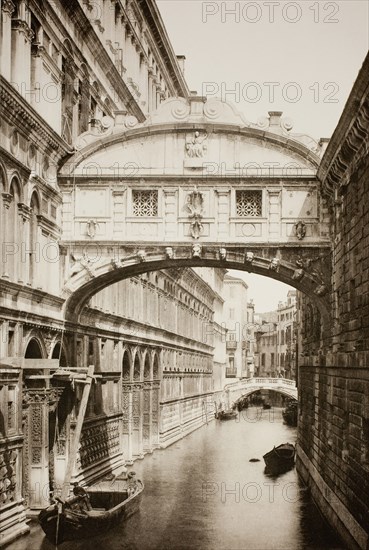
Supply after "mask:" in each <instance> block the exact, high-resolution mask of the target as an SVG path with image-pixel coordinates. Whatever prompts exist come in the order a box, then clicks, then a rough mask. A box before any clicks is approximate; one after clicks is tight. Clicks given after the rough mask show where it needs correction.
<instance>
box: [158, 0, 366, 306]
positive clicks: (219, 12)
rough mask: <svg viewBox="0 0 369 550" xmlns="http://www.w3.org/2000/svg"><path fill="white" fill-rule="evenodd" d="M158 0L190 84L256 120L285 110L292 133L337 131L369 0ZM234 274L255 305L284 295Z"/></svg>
mask: <svg viewBox="0 0 369 550" xmlns="http://www.w3.org/2000/svg"><path fill="white" fill-rule="evenodd" d="M157 4H158V6H159V9H160V12H161V14H162V17H163V20H164V23H165V25H166V28H167V32H168V34H169V37H170V39H171V42H172V44H173V47H174V51H175V53H176V54H177V55H185V56H186V66H185V75H186V79H187V82H188V84H189V87H190V89H191V90H196V91H197V92H198V93H199V95H208V97H215V96H217V97H221V98H222V99H223V100H225V101H231V102H233V103H235V104H236V106H237V108H238V109H239V110H240V111H242V112H243V113H244V114H245V116H246V118H247V119H248V120H249V121H251V122H256V121H257V120H258V118H259V117H260V116H265V115H267V113H268V111H272V110H273V111H283V113H284V116H286V117H289V118H291V119H292V121H293V122H294V126H293V129H292V133H293V132H296V133H307V134H309V135H311V136H312V137H314V138H315V139H319V138H320V137H330V136H331V135H332V133H333V131H334V129H335V127H336V125H337V122H338V120H339V117H340V115H341V113H342V111H343V108H344V105H345V102H346V100H347V97H348V95H349V93H350V90H351V88H352V85H353V83H354V81H355V79H356V76H357V74H358V72H359V69H360V67H361V65H362V63H363V61H364V58H365V56H366V53H367V51H368V47H369V40H368V36H369V33H368V2H367V1H366V0H339V1H335V2H330V1H325V0H319V1H316V0H315V1H314V0H300V1H299V2H292V1H291V2H290V1H283V0H278V1H277V0H276V1H268V0H265V1H264V0H259V1H257V2H255V1H239V2H236V1H226V2H224V1H216V2H210V1H202V0H157ZM206 92H207V93H206ZM233 275H236V276H240V275H241V276H242V275H244V277H243V278H244V279H245V280H246V282H247V283H248V285H249V295H250V297H252V298H254V301H255V304H256V309H257V311H260V312H261V311H270V310H272V309H275V308H276V307H277V305H278V302H279V301H280V300H282V301H284V300H285V298H286V295H287V291H288V287H287V286H286V285H284V284H282V283H277V282H275V281H272V280H271V279H268V278H265V277H261V276H258V275H249V274H242V273H241V272H237V273H236V272H235V273H233Z"/></svg>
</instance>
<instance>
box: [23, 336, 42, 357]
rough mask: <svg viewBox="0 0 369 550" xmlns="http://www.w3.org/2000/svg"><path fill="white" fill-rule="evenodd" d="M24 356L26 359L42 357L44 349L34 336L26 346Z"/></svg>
mask: <svg viewBox="0 0 369 550" xmlns="http://www.w3.org/2000/svg"><path fill="white" fill-rule="evenodd" d="M24 357H25V358H26V359H42V350H41V346H40V344H39V343H38V341H37V340H36V338H32V339H31V340H30V341H29V342H28V346H27V348H26V352H25V354H24Z"/></svg>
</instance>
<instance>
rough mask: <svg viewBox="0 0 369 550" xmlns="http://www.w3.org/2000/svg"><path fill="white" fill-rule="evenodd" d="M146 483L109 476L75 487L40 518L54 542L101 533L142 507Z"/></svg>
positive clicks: (46, 532)
mask: <svg viewBox="0 0 369 550" xmlns="http://www.w3.org/2000/svg"><path fill="white" fill-rule="evenodd" d="M143 489H144V484H143V483H142V481H141V480H138V479H137V480H136V479H135V480H134V483H133V484H132V477H130V475H129V474H128V476H127V477H123V476H118V477H113V479H112V480H110V479H105V480H103V481H101V482H100V483H98V484H97V485H95V486H94V485H92V486H91V487H85V488H83V487H80V486H78V485H77V484H76V485H75V487H74V490H73V493H74V495H73V496H72V497H70V498H68V499H66V500H65V501H62V500H61V499H59V498H56V499H55V500H56V501H57V502H56V503H55V504H53V505H51V506H49V507H48V508H46V509H45V510H42V511H41V512H40V515H39V518H38V519H39V522H40V524H41V527H42V529H43V531H44V533H45V535H46V537H47V539H48V540H49V541H50V542H51V543H52V544H54V545H58V544H61V543H62V542H64V541H67V540H79V539H84V538H90V537H94V536H97V535H100V534H102V533H104V532H106V531H108V530H109V529H111V528H113V527H115V526H116V525H118V524H119V523H121V522H122V521H125V520H126V519H127V518H129V517H130V516H131V515H132V514H134V513H135V512H137V511H138V509H139V506H140V501H141V495H142V492H143Z"/></svg>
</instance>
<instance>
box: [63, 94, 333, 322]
mask: <svg viewBox="0 0 369 550" xmlns="http://www.w3.org/2000/svg"><path fill="white" fill-rule="evenodd" d="M281 115H282V113H279V112H271V113H269V117H267V118H265V119H263V120H259V122H258V123H257V124H253V123H251V122H249V121H248V120H246V119H245V118H244V117H243V115H241V114H239V113H237V112H236V110H235V109H234V108H233V107H232V106H231V105H228V104H226V103H224V102H221V101H220V100H215V99H214V100H210V101H206V99H205V98H202V97H192V98H190V99H189V100H185V99H182V98H172V99H169V100H167V101H165V102H164V103H163V104H162V105H161V106H160V107H159V109H158V111H156V112H155V113H154V114H153V115H152V116H151V118H149V119H148V120H146V121H145V122H144V123H139V122H138V121H137V120H136V119H135V118H134V117H132V116H131V117H129V116H123V115H122V116H121V117H117V119H116V121H115V125H114V126H109V121H106V128H105V130H104V131H103V132H100V133H94V132H86V133H85V134H82V135H81V136H80V139H79V143H77V149H78V150H77V151H76V152H75V154H74V155H73V156H72V157H70V158H69V159H68V160H67V161H66V162H65V164H64V165H63V166H62V167H61V169H60V171H59V174H58V184H59V186H60V189H61V193H62V200H63V216H62V224H63V225H62V235H61V241H60V244H61V249H62V254H64V258H63V261H62V262H61V264H62V265H63V266H64V282H65V286H64V294H63V297H64V298H65V302H64V307H63V317H64V318H65V319H67V320H73V321H77V322H78V319H79V316H80V313H81V312H82V310H83V307H84V305H85V304H87V303H88V300H89V299H90V297H91V296H93V295H94V294H95V293H96V292H98V291H100V290H102V289H103V288H104V287H106V286H108V285H110V284H112V283H114V282H116V281H118V280H120V279H124V278H126V277H131V276H133V275H136V274H139V273H144V272H148V271H155V270H161V269H167V268H181V267H186V266H187V267H196V266H205V267H222V268H227V269H239V270H243V271H249V272H254V273H257V274H260V275H264V276H267V277H271V278H274V279H277V280H280V281H282V282H284V283H286V284H289V285H291V286H293V287H295V288H297V289H299V290H301V291H302V292H304V293H305V294H307V295H308V296H310V298H311V299H312V300H313V301H314V302H315V304H316V305H317V307H318V308H319V310H320V313H321V315H322V317H323V323H324V319H326V325H327V326H330V319H329V313H328V312H329V311H330V297H329V293H330V276H331V272H330V271H331V269H330V266H331V263H330V250H331V242H330V237H329V227H330V216H329V211H328V209H327V204H326V199H325V190H324V189H322V187H321V184H320V182H319V181H318V180H317V178H316V172H317V168H318V166H319V162H320V156H321V154H322V153H323V149H324V146H323V144H322V143H317V142H315V141H314V140H312V139H311V138H308V137H307V136H305V135H302V134H293V133H291V124H290V123H289V122H288V121H287V119H286V120H285V119H283V117H282V116H281Z"/></svg>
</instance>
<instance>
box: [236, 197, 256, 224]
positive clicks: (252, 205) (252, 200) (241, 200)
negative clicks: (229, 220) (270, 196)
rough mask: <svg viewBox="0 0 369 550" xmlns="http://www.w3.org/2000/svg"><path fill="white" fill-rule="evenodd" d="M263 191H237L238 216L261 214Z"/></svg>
mask: <svg viewBox="0 0 369 550" xmlns="http://www.w3.org/2000/svg"><path fill="white" fill-rule="evenodd" d="M261 206H262V191H236V212H237V216H243V217H247V216H250V217H253V218H255V217H257V216H261Z"/></svg>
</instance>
